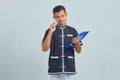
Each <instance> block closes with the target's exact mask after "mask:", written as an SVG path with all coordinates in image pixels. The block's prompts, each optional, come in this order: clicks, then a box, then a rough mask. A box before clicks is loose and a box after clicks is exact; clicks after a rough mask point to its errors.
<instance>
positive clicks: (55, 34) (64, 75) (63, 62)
mask: <svg viewBox="0 0 120 80" xmlns="http://www.w3.org/2000/svg"><path fill="white" fill-rule="evenodd" d="M53 15H54V18H55V19H56V22H57V24H56V23H55V22H54V23H52V24H51V25H50V28H49V29H48V30H47V31H46V32H45V35H44V38H43V41H42V50H43V51H44V52H46V51H47V50H48V49H49V48H50V52H49V53H50V54H49V69H48V74H50V75H51V80H74V74H75V73H76V70H75V57H74V50H75V51H76V52H77V53H80V52H81V45H80V40H79V39H78V38H77V37H76V36H77V35H78V33H77V31H76V30H75V29H74V28H73V27H70V26H68V25H67V24H66V20H67V13H66V10H65V7H64V6H62V5H58V6H56V7H54V8H53ZM71 42H72V43H74V44H75V47H74V48H73V49H68V50H65V47H66V46H67V45H68V44H69V43H71Z"/></svg>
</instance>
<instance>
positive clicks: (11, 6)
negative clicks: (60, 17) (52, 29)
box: [0, 0, 120, 80]
mask: <svg viewBox="0 0 120 80" xmlns="http://www.w3.org/2000/svg"><path fill="white" fill-rule="evenodd" d="M119 3H120V1H119V0H1V1H0V80H49V76H48V75H47V68H48V55H49V52H47V53H43V52H42V50H41V41H42V38H43V35H44V33H45V31H46V29H47V28H49V25H50V24H51V23H52V22H53V21H54V19H53V18H52V16H53V15H52V9H53V7H54V6H56V5H59V4H62V5H64V6H65V7H66V10H67V12H68V19H67V24H68V25H71V26H73V27H75V28H76V29H77V31H78V32H82V31H85V30H89V31H90V33H89V34H88V35H87V37H86V38H85V39H84V41H83V44H84V45H83V49H82V52H81V54H76V68H77V75H76V80H120V77H119V74H120V58H119V57H120V36H119V34H120V31H119V30H120V22H119V21H120V10H119V8H120V5H119Z"/></svg>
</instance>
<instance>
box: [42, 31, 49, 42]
mask: <svg viewBox="0 0 120 80" xmlns="http://www.w3.org/2000/svg"><path fill="white" fill-rule="evenodd" d="M48 31H49V29H47V30H46V32H45V34H44V37H43V40H42V43H43V42H44V40H45V38H46V36H47V34H48Z"/></svg>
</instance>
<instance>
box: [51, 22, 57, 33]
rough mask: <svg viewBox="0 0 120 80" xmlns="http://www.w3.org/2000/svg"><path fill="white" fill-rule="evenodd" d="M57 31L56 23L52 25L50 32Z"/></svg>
mask: <svg viewBox="0 0 120 80" xmlns="http://www.w3.org/2000/svg"><path fill="white" fill-rule="evenodd" d="M55 30H56V23H55V22H54V23H52V24H51V25H50V31H52V32H54V31H55Z"/></svg>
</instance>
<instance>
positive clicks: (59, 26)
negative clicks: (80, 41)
mask: <svg viewBox="0 0 120 80" xmlns="http://www.w3.org/2000/svg"><path fill="white" fill-rule="evenodd" d="M66 27H67V25H66V24H65V25H64V26H61V25H59V24H57V28H59V29H64V28H66Z"/></svg>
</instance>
